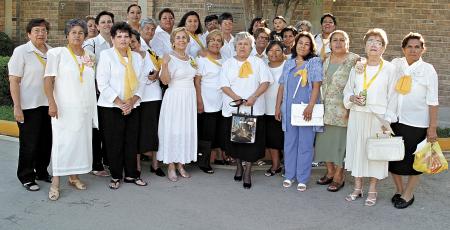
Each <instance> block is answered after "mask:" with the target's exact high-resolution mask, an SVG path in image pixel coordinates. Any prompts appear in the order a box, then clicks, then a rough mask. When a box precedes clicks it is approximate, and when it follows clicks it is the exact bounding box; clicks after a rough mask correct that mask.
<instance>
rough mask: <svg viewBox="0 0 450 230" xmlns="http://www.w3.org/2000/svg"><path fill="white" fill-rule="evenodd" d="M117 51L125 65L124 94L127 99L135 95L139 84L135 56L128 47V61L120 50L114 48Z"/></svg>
mask: <svg viewBox="0 0 450 230" xmlns="http://www.w3.org/2000/svg"><path fill="white" fill-rule="evenodd" d="M114 50H115V51H116V54H117V56H118V57H119V61H120V63H121V64H122V65H123V66H125V69H126V70H125V78H124V92H125V93H124V96H125V98H124V99H125V100H127V99H129V98H131V97H133V94H134V91H135V90H136V88H137V86H138V79H137V77H136V72H135V71H134V68H133V56H132V53H131V49H130V48H128V49H127V57H128V63H127V62H126V61H125V58H123V57H122V55H121V54H120V52H119V51H118V50H117V49H116V48H114Z"/></svg>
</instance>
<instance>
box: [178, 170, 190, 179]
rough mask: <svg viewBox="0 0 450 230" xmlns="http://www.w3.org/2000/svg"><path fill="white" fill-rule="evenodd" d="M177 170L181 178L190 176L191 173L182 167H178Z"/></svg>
mask: <svg viewBox="0 0 450 230" xmlns="http://www.w3.org/2000/svg"><path fill="white" fill-rule="evenodd" d="M178 172H179V173H180V175H181V177H183V178H190V177H191V175H190V174H189V173H188V172H186V170H185V169H184V168H178Z"/></svg>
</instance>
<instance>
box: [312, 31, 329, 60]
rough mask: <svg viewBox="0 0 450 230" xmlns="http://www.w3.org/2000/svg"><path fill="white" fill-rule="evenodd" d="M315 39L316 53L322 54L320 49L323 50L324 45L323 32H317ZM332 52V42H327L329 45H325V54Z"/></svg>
mask: <svg viewBox="0 0 450 230" xmlns="http://www.w3.org/2000/svg"><path fill="white" fill-rule="evenodd" d="M314 41H315V42H316V54H317V55H319V56H320V51H321V50H322V46H323V40H322V34H321V33H320V34H317V35H316V36H315V37H314ZM329 53H331V49H330V43H329V42H328V43H327V46H326V47H325V54H329Z"/></svg>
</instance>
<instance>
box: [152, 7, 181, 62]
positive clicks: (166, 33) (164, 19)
mask: <svg viewBox="0 0 450 230" xmlns="http://www.w3.org/2000/svg"><path fill="white" fill-rule="evenodd" d="M158 20H159V26H158V27H156V30H155V36H154V37H153V39H152V40H151V41H150V45H151V47H153V49H154V50H155V52H156V54H157V55H158V56H160V57H162V56H163V55H164V54H168V53H170V52H171V51H172V44H170V33H172V29H173V26H174V25H175V15H174V13H173V11H172V10H171V9H169V8H164V9H162V10H161V11H160V12H159V14H158Z"/></svg>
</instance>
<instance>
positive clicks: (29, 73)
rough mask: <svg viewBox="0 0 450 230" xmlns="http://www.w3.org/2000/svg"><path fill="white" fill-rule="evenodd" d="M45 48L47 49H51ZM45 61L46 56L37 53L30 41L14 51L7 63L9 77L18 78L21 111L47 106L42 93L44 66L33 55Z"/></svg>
mask: <svg viewBox="0 0 450 230" xmlns="http://www.w3.org/2000/svg"><path fill="white" fill-rule="evenodd" d="M46 46H47V49H51V48H52V47H50V46H48V45H46ZM34 52H36V54H37V55H39V56H40V57H42V59H43V60H44V61H45V60H46V59H47V54H43V53H42V52H41V51H39V50H38V49H37V48H36V47H35V46H34V45H33V43H31V41H29V42H27V43H25V44H23V45H21V46H18V47H17V48H15V49H14V52H13V55H12V56H11V58H10V59H9V62H8V71H9V73H8V74H9V75H11V76H16V77H20V78H21V81H20V104H21V107H22V109H35V108H37V107H40V106H48V101H47V97H46V96H45V92H44V71H45V66H43V65H42V63H41V62H40V61H39V59H38V57H37V56H36V54H35V53H34Z"/></svg>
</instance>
